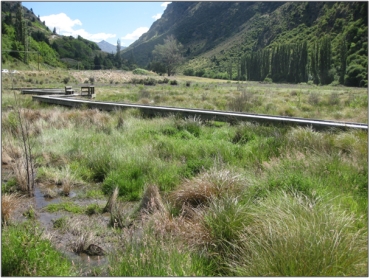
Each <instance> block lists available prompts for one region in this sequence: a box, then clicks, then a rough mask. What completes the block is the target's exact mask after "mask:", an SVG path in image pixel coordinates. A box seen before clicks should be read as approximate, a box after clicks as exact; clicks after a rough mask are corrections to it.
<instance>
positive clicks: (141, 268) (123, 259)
mask: <svg viewBox="0 0 370 278" xmlns="http://www.w3.org/2000/svg"><path fill="white" fill-rule="evenodd" d="M176 245H177V244H176V242H174V241H172V240H170V241H169V242H168V241H167V240H158V239H155V238H154V237H151V236H145V237H144V239H143V240H141V241H136V240H135V239H133V240H132V241H130V242H128V243H127V245H126V248H125V251H124V252H121V253H118V254H115V255H114V256H111V257H110V266H111V267H110V273H109V274H110V275H111V276H132V277H135V276H165V277H166V276H209V275H211V273H212V271H211V269H212V267H211V265H209V262H208V261H207V260H206V259H205V258H203V257H202V256H200V255H198V254H197V253H194V252H192V251H190V250H187V248H186V247H185V246H181V248H177V246H176Z"/></svg>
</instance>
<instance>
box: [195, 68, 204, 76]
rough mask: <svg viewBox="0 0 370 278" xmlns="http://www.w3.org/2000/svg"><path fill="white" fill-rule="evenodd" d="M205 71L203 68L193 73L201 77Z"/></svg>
mask: <svg viewBox="0 0 370 278" xmlns="http://www.w3.org/2000/svg"><path fill="white" fill-rule="evenodd" d="M205 73H206V71H205V70H204V69H200V70H197V71H196V72H195V75H196V76H198V77H202V76H203V75H204V74H205Z"/></svg>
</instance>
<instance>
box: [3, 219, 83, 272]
mask: <svg viewBox="0 0 370 278" xmlns="http://www.w3.org/2000/svg"><path fill="white" fill-rule="evenodd" d="M42 233H43V232H42V231H41V230H40V229H39V228H38V227H36V226H33V225H32V224H31V223H28V222H27V223H24V224H19V225H18V226H6V227H4V229H3V230H2V233H1V242H2V246H1V247H2V248H1V268H2V270H1V274H2V275H4V276H74V275H77V272H76V270H75V269H73V267H72V263H71V262H70V261H69V260H67V259H66V258H65V257H63V256H62V254H61V253H59V252H58V251H56V250H55V249H54V248H53V247H52V245H51V243H50V242H49V241H48V240H46V239H43V238H42Z"/></svg>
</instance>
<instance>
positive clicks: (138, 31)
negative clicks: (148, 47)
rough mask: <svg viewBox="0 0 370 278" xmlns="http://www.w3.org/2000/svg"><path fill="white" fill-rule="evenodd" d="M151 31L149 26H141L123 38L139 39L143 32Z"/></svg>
mask: <svg viewBox="0 0 370 278" xmlns="http://www.w3.org/2000/svg"><path fill="white" fill-rule="evenodd" d="M148 31H149V28H148V27H139V28H137V29H136V30H135V31H134V32H132V33H131V34H127V35H126V36H124V37H122V40H131V41H132V40H137V39H138V38H139V37H140V36H141V35H142V34H144V33H146V32H148Z"/></svg>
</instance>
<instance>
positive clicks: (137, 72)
mask: <svg viewBox="0 0 370 278" xmlns="http://www.w3.org/2000/svg"><path fill="white" fill-rule="evenodd" d="M132 73H133V74H140V75H148V74H149V72H148V71H147V70H145V69H141V68H136V69H134V70H133V71H132Z"/></svg>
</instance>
